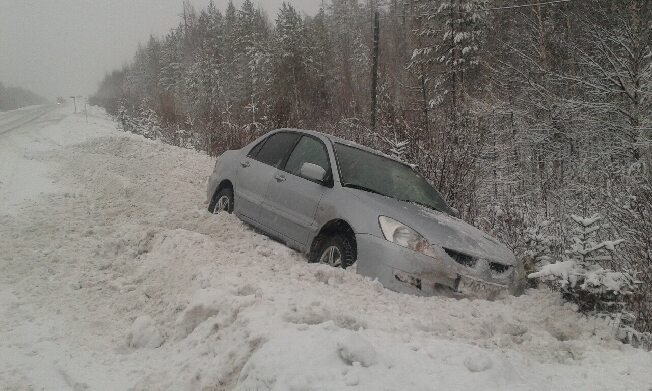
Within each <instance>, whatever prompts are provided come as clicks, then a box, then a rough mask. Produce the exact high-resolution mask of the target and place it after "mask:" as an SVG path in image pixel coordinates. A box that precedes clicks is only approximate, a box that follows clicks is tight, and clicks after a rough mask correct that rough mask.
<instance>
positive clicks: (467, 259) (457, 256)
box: [444, 248, 478, 267]
mask: <svg viewBox="0 0 652 391" xmlns="http://www.w3.org/2000/svg"><path fill="white" fill-rule="evenodd" d="M444 251H446V254H448V256H449V257H451V258H453V260H455V262H457V263H459V264H460V265H464V266H466V267H475V264H476V263H477V262H478V259H477V258H474V257H472V256H470V255H466V254H462V253H458V252H457V251H453V250H449V249H447V248H444Z"/></svg>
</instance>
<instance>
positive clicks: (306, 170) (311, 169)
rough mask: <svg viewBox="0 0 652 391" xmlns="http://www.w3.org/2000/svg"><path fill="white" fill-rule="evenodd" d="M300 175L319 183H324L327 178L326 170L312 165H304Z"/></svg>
mask: <svg viewBox="0 0 652 391" xmlns="http://www.w3.org/2000/svg"><path fill="white" fill-rule="evenodd" d="M300 173H301V176H302V177H304V178H306V179H310V180H312V181H317V182H323V181H324V177H326V170H324V169H323V168H322V167H320V166H318V165H316V164H312V163H303V164H302V165H301V171H300Z"/></svg>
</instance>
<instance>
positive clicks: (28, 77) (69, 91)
mask: <svg viewBox="0 0 652 391" xmlns="http://www.w3.org/2000/svg"><path fill="white" fill-rule="evenodd" d="M286 1H287V2H289V3H292V4H293V5H294V6H295V7H296V8H297V9H298V10H300V11H303V12H304V13H306V14H309V15H314V14H315V13H316V12H317V10H318V9H319V5H320V4H321V0H286ZM182 2H183V0H0V82H2V83H4V84H5V85H14V86H19V87H24V88H28V89H30V90H32V91H34V92H36V93H38V94H40V95H42V96H44V97H45V98H48V99H51V100H52V99H54V98H55V97H56V96H59V95H61V96H69V95H73V94H75V95H90V94H92V93H94V92H95V90H96V89H97V86H98V84H99V82H100V80H101V79H102V77H103V76H104V74H105V73H106V72H109V71H112V70H114V69H117V68H119V67H121V66H122V65H123V64H124V63H126V62H128V61H130V59H131V58H132V56H133V54H134V53H135V51H136V48H137V46H138V43H139V42H146V41H147V39H148V38H149V35H150V34H154V35H155V36H162V35H163V34H165V33H166V32H167V31H168V30H169V29H170V28H172V27H175V26H177V24H178V22H179V15H180V14H181V13H182ZM208 2H209V0H191V3H192V4H193V5H194V6H195V9H196V10H197V11H199V10H200V9H203V8H204V7H205V6H206V5H207V4H208ZM214 2H215V5H216V6H217V7H218V8H219V9H220V10H221V11H222V12H223V11H224V10H225V8H226V4H227V2H228V0H214ZM282 2H283V0H254V3H257V4H258V5H259V6H261V7H262V8H263V9H264V10H265V11H266V12H267V14H268V15H269V16H270V18H272V19H273V18H274V17H275V16H276V11H277V10H278V8H279V7H280V5H281V3H282ZM234 3H235V4H236V6H239V5H240V4H241V3H242V0H234Z"/></svg>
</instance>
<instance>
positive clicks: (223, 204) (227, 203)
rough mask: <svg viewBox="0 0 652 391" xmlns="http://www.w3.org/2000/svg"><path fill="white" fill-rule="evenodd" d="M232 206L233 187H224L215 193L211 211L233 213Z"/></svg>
mask: <svg viewBox="0 0 652 391" xmlns="http://www.w3.org/2000/svg"><path fill="white" fill-rule="evenodd" d="M233 206H234V204H233V189H231V188H230V187H226V188H224V189H222V190H220V191H219V192H218V193H217V194H216V195H215V200H214V201H213V210H212V211H211V212H212V213H213V214H217V213H220V212H227V213H233Z"/></svg>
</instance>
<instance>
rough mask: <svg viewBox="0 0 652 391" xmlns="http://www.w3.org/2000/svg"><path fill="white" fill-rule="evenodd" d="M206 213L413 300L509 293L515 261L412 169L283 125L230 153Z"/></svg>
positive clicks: (211, 186)
mask: <svg viewBox="0 0 652 391" xmlns="http://www.w3.org/2000/svg"><path fill="white" fill-rule="evenodd" d="M207 202H208V209H209V211H211V212H213V213H219V212H222V211H224V212H228V213H235V214H236V215H237V216H238V217H239V218H240V219H241V220H243V221H245V222H246V223H249V224H251V225H253V226H254V227H256V228H258V229H260V230H262V231H263V232H265V233H266V234H268V235H270V236H272V237H275V238H277V239H279V240H280V241H282V242H284V243H286V244H287V245H288V246H290V247H292V248H294V249H297V250H299V251H301V252H303V253H305V254H307V256H308V259H309V260H310V261H312V262H320V263H324V264H328V265H331V266H334V267H343V268H346V267H349V266H351V265H353V264H354V263H357V265H356V269H357V272H358V273H359V274H362V275H364V276H368V277H371V278H377V279H378V281H380V282H381V283H382V284H383V286H385V287H386V288H389V289H392V290H395V291H398V292H405V293H413V294H418V295H433V294H451V295H456V294H467V295H471V296H478V297H483V298H495V297H498V296H500V295H502V294H503V293H505V292H512V293H515V292H516V290H517V285H518V284H517V282H518V280H519V279H520V272H519V269H520V267H521V266H520V265H519V264H518V263H517V260H516V258H515V257H514V254H513V253H512V252H511V251H510V250H509V249H508V248H507V247H506V246H505V245H503V244H501V243H500V242H499V241H498V240H496V239H494V238H492V237H491V236H489V235H487V234H485V233H484V232H482V231H480V230H478V229H477V228H475V227H473V226H471V225H469V224H467V223H466V222H464V221H463V220H460V219H458V218H456V217H454V215H455V212H454V210H453V209H451V208H450V207H449V206H448V205H447V204H446V202H445V201H444V200H443V198H442V197H441V196H440V194H439V193H438V192H437V191H436V190H435V189H434V188H433V187H432V186H431V185H430V184H429V183H428V182H427V181H426V180H425V179H424V178H423V177H421V176H420V175H418V174H417V173H416V172H415V171H414V170H413V169H412V167H410V166H409V165H407V164H405V163H403V162H401V161H398V160H395V159H393V158H391V157H389V156H386V155H384V154H382V153H380V152H378V151H375V150H372V149H369V148H366V147H363V146H360V145H357V144H354V143H351V142H349V141H346V140H343V139H340V138H337V137H333V136H330V135H326V134H322V133H319V132H314V131H307V130H297V129H281V130H277V131H273V132H270V133H268V134H266V135H264V136H263V137H261V138H259V139H257V140H255V141H254V142H253V143H251V144H249V145H247V146H246V147H244V148H242V149H240V150H233V151H227V152H225V153H224V154H222V155H221V156H220V157H219V158H218V159H217V162H216V164H215V168H214V170H213V173H212V175H211V176H210V178H209V180H208V189H207Z"/></svg>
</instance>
